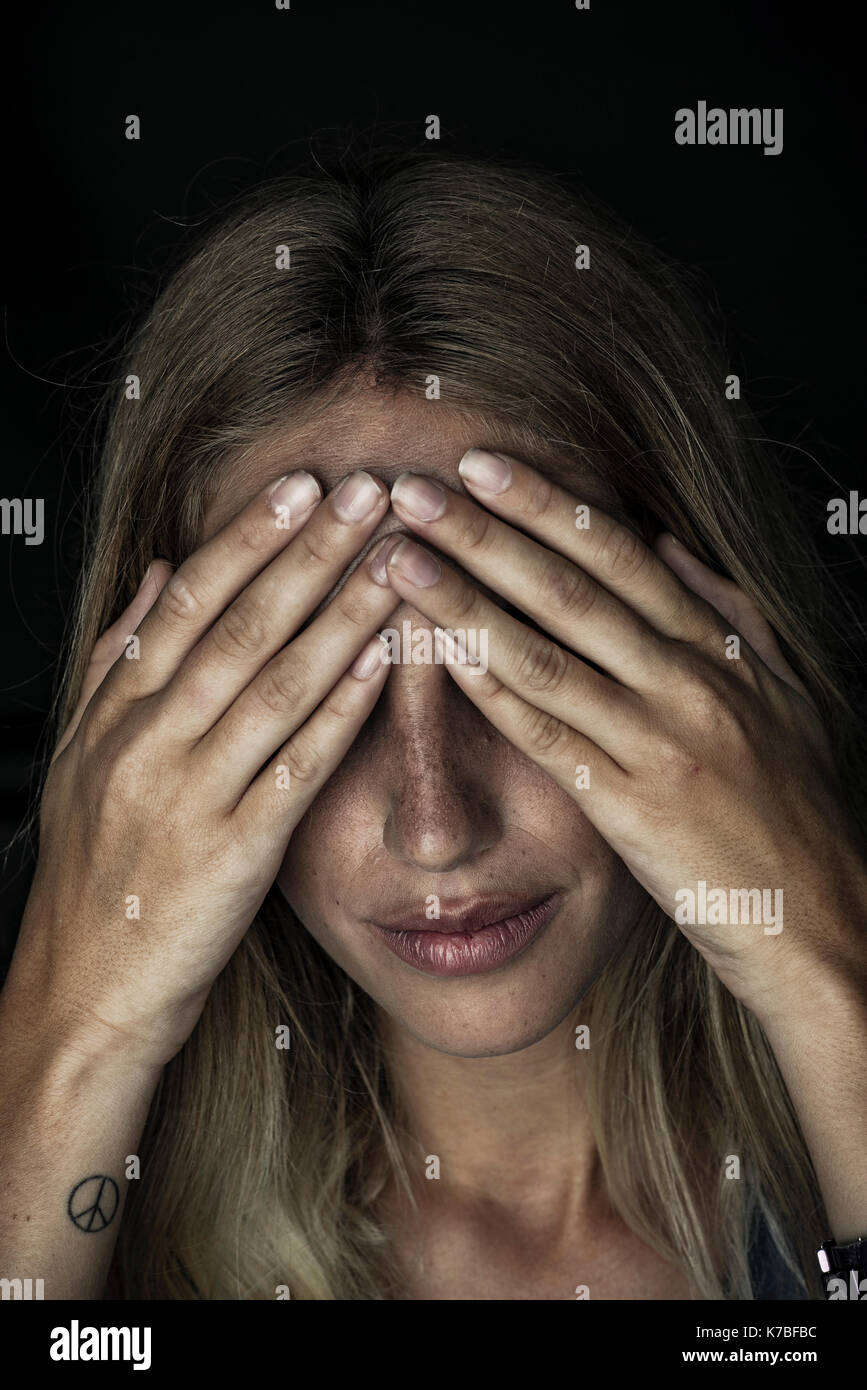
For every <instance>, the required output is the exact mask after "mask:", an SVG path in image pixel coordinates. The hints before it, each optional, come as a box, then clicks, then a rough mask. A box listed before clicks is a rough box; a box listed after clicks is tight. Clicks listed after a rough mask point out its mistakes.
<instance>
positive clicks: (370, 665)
mask: <svg viewBox="0 0 867 1390" xmlns="http://www.w3.org/2000/svg"><path fill="white" fill-rule="evenodd" d="M387 662H388V647H387V646H386V645H385V643H384V642H383V640H382V638H381V637H380V636H379V635H377V636H376V637H373V638H371V640H370V641H369V642H368V644H367V646H366V647H362V649H361V651H360V652H359V653H358V656H357V657H356V658H355V660H354V661H353V663H352V665H351V666H350V668H349V669H350V671H351V672H352V674H353V676H355V678H356V679H357V680H360V681H367V680H370V677H371V676H374V675H376V672H377V671H378V670H379V668H380V666H385V665H386V664H387Z"/></svg>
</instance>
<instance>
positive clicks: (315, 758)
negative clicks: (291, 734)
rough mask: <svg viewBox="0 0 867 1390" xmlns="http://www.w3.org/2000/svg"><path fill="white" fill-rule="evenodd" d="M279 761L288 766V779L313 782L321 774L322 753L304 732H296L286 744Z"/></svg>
mask: <svg viewBox="0 0 867 1390" xmlns="http://www.w3.org/2000/svg"><path fill="white" fill-rule="evenodd" d="M281 762H284V763H285V764H286V766H287V767H288V769H289V777H290V779H291V780H294V781H297V782H302V783H315V782H316V781H318V779H319V777H320V775H321V771H322V755H321V753H320V752H319V749H318V748H317V747H316V744H315V743H314V742H313V740H312V739H311V738H310V737H309V736H308V735H306V734H296V736H295V738H293V739H292V741H291V743H289V744H287V746H286V750H285V753H284V754H283V755H282V757H281Z"/></svg>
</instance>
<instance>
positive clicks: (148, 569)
mask: <svg viewBox="0 0 867 1390" xmlns="http://www.w3.org/2000/svg"><path fill="white" fill-rule="evenodd" d="M153 567H154V563H153V560H151V562H150V564H149V565H148V567H147V569H146V570H145V572H144V574H143V575H142V577H141V583H140V584H139V588H140V589H143V588H144V585H145V580H146V579H147V577H148V575H149V574H150V572H151V570H152V569H153Z"/></svg>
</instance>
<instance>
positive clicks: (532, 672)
mask: <svg viewBox="0 0 867 1390" xmlns="http://www.w3.org/2000/svg"><path fill="white" fill-rule="evenodd" d="M568 669H569V657H568V656H567V654H566V652H564V650H563V648H562V647H558V646H557V643H556V642H549V641H547V640H546V639H544V638H537V639H535V640H534V641H532V642H530V644H529V645H528V646H526V647H525V648H524V650H523V651H522V652H521V655H520V657H519V659H518V670H517V675H518V680H519V682H520V683H521V684H522V685H524V686H526V687H528V689H530V690H535V691H546V692H547V693H548V694H553V693H555V692H556V691H558V690H560V689H561V688H562V686H563V683H564V681H565V678H566V673H567V671H568Z"/></svg>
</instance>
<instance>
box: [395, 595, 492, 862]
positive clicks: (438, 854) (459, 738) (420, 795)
mask: <svg viewBox="0 0 867 1390" xmlns="http://www.w3.org/2000/svg"><path fill="white" fill-rule="evenodd" d="M390 623H391V626H392V627H393V628H394V629H395V630H396V631H397V633H398V634H399V635H400V637H401V642H400V657H401V660H400V661H399V662H395V663H394V664H393V666H392V670H391V672H390V673H389V677H388V681H387V683H386V686H385V690H384V691H383V697H382V703H383V704H384V709H383V711H382V713H383V714H384V716H385V720H386V726H385V730H384V731H383V732H385V733H386V737H385V739H384V740H383V744H382V745H381V749H382V752H383V755H384V757H385V765H384V766H383V767H382V768H381V773H382V775H384V777H385V779H386V784H387V805H388V811H387V815H386V820H385V824H384V826H383V833H382V839H383V844H384V846H385V848H386V850H387V851H388V853H389V855H390V856H391V857H392V858H393V859H395V860H398V861H400V862H401V863H405V864H410V865H412V866H414V867H415V868H419V869H422V870H424V871H426V872H428V873H448V872H450V871H451V870H454V869H459V868H461V867H463V866H465V865H468V864H471V863H474V862H475V861H476V860H477V859H479V858H480V857H481V856H482V855H483V854H484V853H485V852H486V851H487V850H489V849H491V848H492V847H493V846H494V845H495V844H496V843H497V841H498V840H499V838H500V836H501V834H502V828H503V827H502V819H501V812H500V807H499V793H498V788H497V775H496V771H495V768H496V765H497V763H498V759H497V758H496V756H495V754H494V748H495V744H496V742H497V741H498V740H499V735H498V734H497V733H496V731H495V730H494V729H493V728H492V726H491V725H490V724H489V723H488V722H487V720H486V719H485V718H484V716H483V715H482V714H481V713H480V712H479V710H478V709H477V708H476V707H475V705H473V703H472V701H471V700H469V699H468V698H467V696H466V695H464V694H463V692H462V691H461V690H460V689H459V687H458V686H457V685H456V683H455V682H454V681H453V680H452V678H451V676H450V675H449V674H448V671H447V669H446V667H445V665H442V664H436V662H435V661H430V660H427V661H420V662H414V661H413V660H412V656H413V654H414V653H415V654H416V655H419V654H424V653H425V651H426V652H427V653H433V652H435V650H436V648H435V644H434V640H433V626H432V625H431V624H429V623H427V622H426V620H425V619H424V618H422V617H420V616H419V614H417V613H416V612H415V611H414V610H413V609H411V608H410V607H409V605H404V604H402V605H401V607H400V608H399V609H398V610H397V611H396V613H395V614H394V616H393V617H392V619H391V620H390ZM407 624H409V631H411V633H412V643H411V646H410V650H409V651H407V643H406V641H404V640H402V639H403V636H404V634H406V633H407ZM425 630H427V632H428V633H429V640H428V641H427V642H425V640H424V638H422V637H420V635H419V634H421V633H423V632H424V631H425ZM423 644H424V645H423ZM394 645H395V646H397V644H396V643H395V644H394ZM386 750H387V751H386ZM492 754H494V755H493V756H492Z"/></svg>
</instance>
